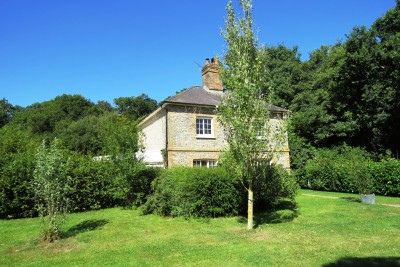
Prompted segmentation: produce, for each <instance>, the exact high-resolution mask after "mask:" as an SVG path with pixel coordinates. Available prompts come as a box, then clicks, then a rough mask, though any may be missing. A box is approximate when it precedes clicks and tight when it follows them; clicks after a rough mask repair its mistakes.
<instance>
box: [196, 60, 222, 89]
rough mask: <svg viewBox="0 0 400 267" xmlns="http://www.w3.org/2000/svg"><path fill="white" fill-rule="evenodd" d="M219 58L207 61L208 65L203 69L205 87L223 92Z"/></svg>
mask: <svg viewBox="0 0 400 267" xmlns="http://www.w3.org/2000/svg"><path fill="white" fill-rule="evenodd" d="M219 68H220V66H219V63H218V58H212V59H211V63H210V60H209V59H208V58H207V59H206V64H205V65H204V67H203V68H202V69H201V74H202V75H203V86H205V87H207V88H208V89H210V90H216V91H222V81H221V77H220V74H219Z"/></svg>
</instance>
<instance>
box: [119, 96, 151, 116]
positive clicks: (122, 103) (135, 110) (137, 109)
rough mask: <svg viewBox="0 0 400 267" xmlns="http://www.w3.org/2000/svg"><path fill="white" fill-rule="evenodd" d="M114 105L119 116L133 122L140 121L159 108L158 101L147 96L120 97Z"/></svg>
mask: <svg viewBox="0 0 400 267" xmlns="http://www.w3.org/2000/svg"><path fill="white" fill-rule="evenodd" d="M114 103H115V105H116V106H117V107H116V111H117V113H118V114H122V115H125V116H126V117H128V118H129V119H132V120H137V119H140V118H142V117H143V116H145V115H147V114H149V113H151V112H152V111H153V110H155V109H156V108H157V101H155V100H154V99H151V98H150V97H148V96H147V95H146V94H141V95H140V96H137V97H119V98H116V99H114Z"/></svg>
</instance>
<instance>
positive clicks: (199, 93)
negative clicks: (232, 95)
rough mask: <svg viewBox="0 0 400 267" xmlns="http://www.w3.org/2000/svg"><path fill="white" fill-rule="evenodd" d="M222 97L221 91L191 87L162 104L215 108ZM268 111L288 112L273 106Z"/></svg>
mask: <svg viewBox="0 0 400 267" xmlns="http://www.w3.org/2000/svg"><path fill="white" fill-rule="evenodd" d="M223 96H224V93H223V92H221V91H215V90H209V89H208V88H204V87H201V86H193V87H191V88H189V89H186V90H184V91H182V92H180V93H178V94H177V95H175V96H171V97H169V98H167V99H166V100H164V102H163V103H170V104H190V105H201V106H213V107H216V106H218V105H219V103H220V102H221V100H222V97H223ZM270 110H271V111H276V112H288V110H287V109H284V108H280V107H278V106H275V105H270Z"/></svg>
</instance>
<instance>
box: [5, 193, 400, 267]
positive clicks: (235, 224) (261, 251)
mask: <svg viewBox="0 0 400 267" xmlns="http://www.w3.org/2000/svg"><path fill="white" fill-rule="evenodd" d="M303 193H304V194H317V195H321V196H328V197H339V198H325V197H314V196H306V195H303ZM355 198H357V195H351V194H341V193H329V192H317V191H308V190H303V191H301V192H300V193H299V195H298V197H297V202H298V213H296V214H295V215H296V216H297V217H295V216H293V215H294V213H292V211H290V210H282V211H278V212H274V213H263V214H258V215H257V218H256V222H257V228H256V229H255V230H252V231H247V230H245V228H246V223H245V220H243V218H239V217H235V218H218V219H209V220H206V219H190V220H184V219H180V218H175V219H173V218H163V217H159V216H155V215H147V216H142V215H140V212H139V211H137V210H135V211H132V210H122V209H119V208H114V209H106V210H99V211H92V212H85V213H76V214H70V215H69V216H68V221H67V224H66V225H65V226H64V227H63V238H62V239H61V240H59V241H57V242H56V243H54V244H41V243H37V240H36V238H37V236H38V234H39V219H37V218H34V219H21V220H3V221H0V255H1V257H0V266H400V246H399V244H400V208H396V207H390V206H383V205H366V204H362V203H359V202H356V201H353V199H355ZM386 200H387V201H388V202H389V204H400V199H398V198H390V199H389V198H385V197H379V199H378V200H377V202H378V203H381V204H383V203H385V202H386Z"/></svg>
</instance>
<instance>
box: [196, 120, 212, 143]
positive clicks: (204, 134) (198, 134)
mask: <svg viewBox="0 0 400 267" xmlns="http://www.w3.org/2000/svg"><path fill="white" fill-rule="evenodd" d="M198 120H201V122H198ZM206 120H207V121H209V123H205V121H206ZM198 125H201V126H202V130H203V133H199V131H200V130H201V129H198ZM207 125H210V128H209V129H208V127H207V129H206V126H207ZM207 130H209V131H210V133H205V131H207ZM196 137H200V138H214V121H213V118H212V117H200V116H198V117H196Z"/></svg>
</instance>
